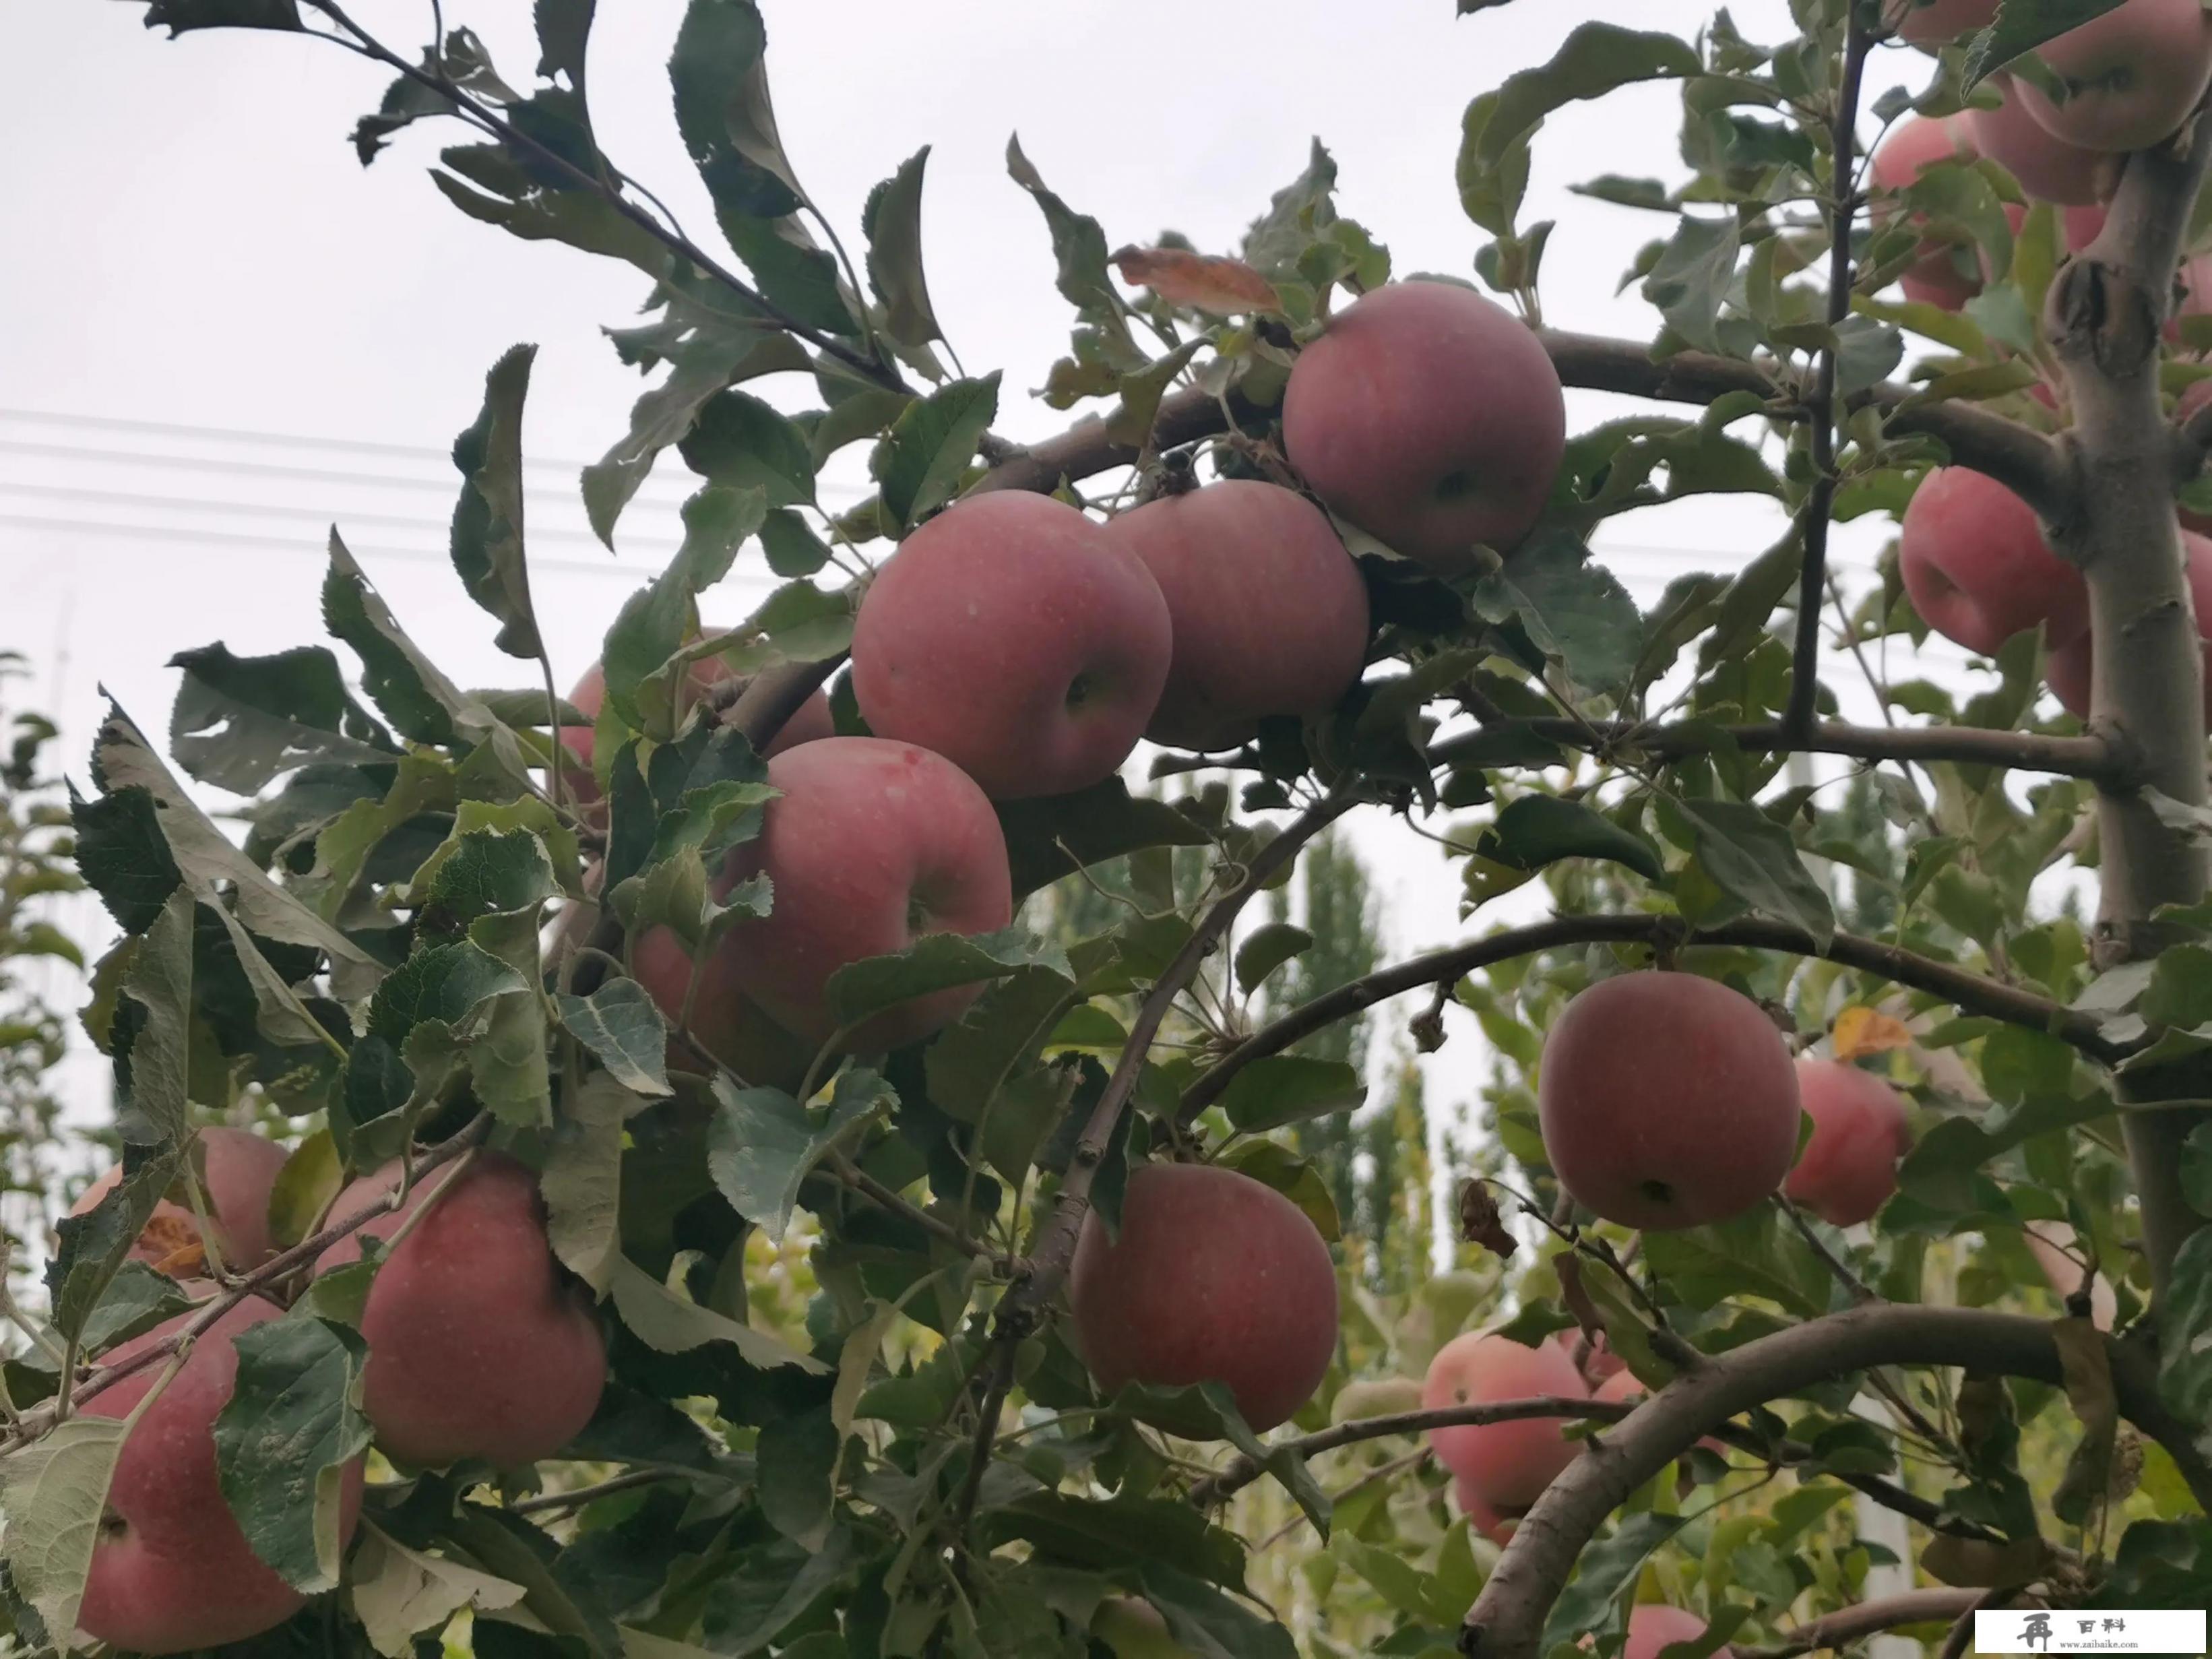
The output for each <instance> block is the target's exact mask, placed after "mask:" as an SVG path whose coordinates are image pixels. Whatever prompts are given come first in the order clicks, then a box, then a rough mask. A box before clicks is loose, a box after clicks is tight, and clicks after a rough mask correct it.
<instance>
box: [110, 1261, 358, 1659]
mask: <svg viewBox="0 0 2212 1659" xmlns="http://www.w3.org/2000/svg"><path fill="white" fill-rule="evenodd" d="M282 1316H283V1309H281V1308H279V1307H277V1306H276V1304H274V1303H271V1302H264V1301H263V1300H262V1299H261V1298H259V1297H247V1298H246V1300H244V1301H242V1302H240V1304H238V1305H237V1306H236V1307H234V1308H233V1309H231V1310H229V1311H228V1313H226V1314H224V1315H223V1316H222V1317H221V1318H220V1319H218V1320H216V1322H215V1323H214V1324H213V1325H211V1326H210V1327H209V1328H208V1329H207V1330H206V1331H205V1332H204V1333H202V1334H201V1335H200V1337H199V1339H198V1340H197V1342H195V1343H194V1344H193V1346H192V1352H191V1357H190V1358H187V1359H186V1360H185V1363H184V1364H183V1365H182V1366H181V1367H180V1368H179V1370H178V1371H177V1374H176V1375H175V1376H173V1377H172V1378H170V1380H169V1385H168V1387H167V1388H166V1389H163V1390H162V1391H161V1398H160V1399H158V1400H156V1401H155V1402H154V1403H153V1404H152V1405H151V1406H149V1407H147V1410H146V1414H145V1416H143V1417H142V1418H140V1419H138V1422H137V1425H136V1426H135V1427H133V1428H132V1429H131V1433H130V1437H128V1438H127V1439H125V1441H124V1443H123V1451H122V1455H120V1456H118V1458H117V1459H116V1462H115V1477H114V1479H113V1480H112V1482H111V1483H110V1484H109V1486H108V1489H107V1512H106V1517H105V1518H104V1519H103V1520H102V1522H101V1524H100V1539H99V1541H98V1542H97V1543H96V1544H95V1545H94V1547H93V1554H92V1573H91V1576H90V1577H88V1579H87V1580H86V1582H85V1587H84V1602H83V1605H82V1607H81V1608H80V1609H79V1612H78V1614H77V1623H78V1624H79V1625H80V1626H82V1627H83V1628H84V1630H85V1632H87V1633H88V1634H89V1635H92V1636H94V1637H97V1638H99V1639H100V1640H101V1641H103V1642H107V1643H110V1644H113V1645H114V1646H115V1647H118V1648H124V1649H129V1650H133V1651H136V1652H139V1653H183V1652H185V1651H188V1650H191V1649H193V1648H201V1647H213V1646H215V1645H216V1644H219V1643H224V1642H241V1641H244V1640H245V1639H246V1638H247V1637H250V1636H258V1635H259V1634H260V1633H261V1632H263V1631H265V1630H268V1629H270V1628H271V1627H272V1626H276V1625H279V1624H282V1623H283V1621H284V1620H287V1619H289V1618H290V1617H291V1616H292V1615H293V1614H294V1613H297V1612H298V1611H299V1610H300V1609H301V1607H305V1606H306V1605H307V1597H306V1596H304V1595H301V1594H300V1593H299V1591H297V1590H295V1589H293V1588H292V1587H291V1586H290V1585H289V1584H287V1583H285V1582H284V1581H283V1579H282V1578H280V1577H277V1576H276V1573H275V1572H274V1571H271V1570H270V1568H269V1567H268V1566H267V1565H265V1564H264V1562H263V1561H262V1560H261V1559H260V1558H259V1557H258V1556H257V1555H255V1554H254V1553H253V1549H252V1546H251V1545H249V1544H248V1543H247V1542H246V1534H244V1533H243V1532H241V1531H240V1529H239V1525H238V1522H237V1521H236V1520H235V1519H234V1517H233V1516H232V1515H231V1512H230V1505H229V1504H227V1503H225V1502H224V1501H223V1496H222V1486H221V1485H220V1484H219V1483H218V1480H217V1479H216V1457H215V1437H214V1434H213V1429H214V1425H215V1419H216V1417H217V1416H218V1415H220V1414H221V1413H222V1408H223V1407H225V1406H227V1405H228V1404H229V1403H230V1395H231V1389H233V1387H234V1385H235V1384H236V1383H237V1379H238V1351H237V1350H236V1349H235V1348H234V1347H233V1346H231V1344H232V1341H233V1340H234V1338H236V1337H237V1336H238V1334H240V1332H241V1331H246V1330H249V1329H251V1328H252V1327H254V1326H256V1325H258V1324H260V1323H262V1322H264V1320H270V1319H276V1318H280V1317H282ZM195 1317H197V1316H196V1315H193V1314H179V1315H178V1316H177V1317H175V1318H174V1319H172V1320H170V1321H168V1322H167V1323H165V1324H161V1325H157V1326H155V1328H153V1329H152V1330H150V1331H148V1332H147V1333H146V1334H143V1336H138V1337H135V1338H133V1339H132V1340H131V1341H129V1342H125V1343H124V1344H123V1345H122V1346H119V1347H118V1348H117V1349H116V1350H115V1351H114V1352H113V1354H112V1355H111V1356H110V1357H111V1358H115V1359H125V1358H130V1357H131V1355H132V1354H134V1353H137V1352H141V1351H142V1350H143V1349H145V1348H148V1347H150V1346H153V1345H154V1344H155V1343H157V1342H161V1341H162V1340H166V1339H167V1338H168V1337H170V1336H173V1335H174V1334H176V1333H177V1332H178V1331H179V1330H180V1329H182V1328H184V1327H185V1325H186V1324H187V1323H189V1322H191V1320H192V1319H193V1318H195ZM160 1375H161V1366H160V1365H159V1364H154V1365H149V1366H148V1367H147V1368H146V1369H145V1370H141V1371H139V1372H137V1374H136V1375H135V1376H127V1377H125V1379H124V1380H123V1381H122V1382H120V1383H116V1384H115V1385H114V1387H112V1388H110V1389H105V1390H103V1391H102V1392H100V1393H99V1394H96V1395H94V1396H93V1397H92V1398H91V1399H90V1400H88V1401H85V1403H84V1407H83V1410H84V1413H85V1415H86V1416H88V1417H109V1418H121V1417H128V1416H129V1415H130V1414H131V1409H132V1408H133V1407H136V1406H137V1404H138V1402H139V1401H142V1400H143V1399H144V1398H145V1397H146V1395H147V1393H148V1391H149V1390H150V1389H152V1388H153V1386H154V1383H155V1378H156V1377H158V1376H160ZM360 1514H361V1461H360V1460H359V1459H357V1458H356V1460H355V1461H354V1462H353V1463H352V1464H351V1466H350V1467H349V1468H348V1469H347V1471H346V1477H345V1481H344V1485H343V1489H342V1492H341V1493H340V1501H339V1516H338V1539H339V1544H340V1547H341V1548H343V1546H344V1544H345V1542H346V1541H348V1540H349V1539H350V1538H351V1537H352V1536H353V1528H354V1523H355V1522H356V1520H357V1519H358V1518H359V1517H360Z"/></svg>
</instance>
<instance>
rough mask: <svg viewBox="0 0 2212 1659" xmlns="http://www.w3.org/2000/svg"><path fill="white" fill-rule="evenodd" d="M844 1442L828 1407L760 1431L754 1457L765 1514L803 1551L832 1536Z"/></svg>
mask: <svg viewBox="0 0 2212 1659" xmlns="http://www.w3.org/2000/svg"><path fill="white" fill-rule="evenodd" d="M841 1443H842V1437H841V1436H840V1435H839V1434H838V1432H837V1425H836V1424H835V1423H833V1422H831V1421H830V1419H829V1407H827V1406H824V1407H822V1408H821V1409H819V1410H818V1411H811V1412H799V1413H794V1414H793V1415H792V1416H789V1417H780V1418H778V1419H775V1421H774V1422H772V1423H769V1424H767V1425H763V1428H762V1429H761V1431H760V1441H759V1443H758V1446H757V1450H756V1453H755V1455H756V1457H757V1461H758V1467H759V1471H760V1473H759V1475H758V1477H757V1480H758V1486H757V1490H758V1492H759V1493H760V1505H761V1513H762V1514H763V1515H764V1516H767V1517H768V1522H769V1525H770V1526H772V1527H774V1528H775V1529H776V1530H777V1531H778V1532H780V1533H781V1534H783V1535H784V1536H785V1537H787V1538H788V1539H790V1540H791V1541H792V1542H793V1543H794V1544H797V1545H799V1547H801V1548H803V1549H808V1550H818V1549H820V1548H821V1547H822V1544H823V1540H825V1539H826V1538H828V1537H829V1520H830V1511H831V1509H832V1507H833V1505H834V1503H835V1499H836V1493H835V1492H833V1491H832V1490H831V1487H830V1474H831V1472H832V1471H833V1470H834V1469H835V1468H836V1466H837V1449H838V1447H839V1445H840V1444H841Z"/></svg>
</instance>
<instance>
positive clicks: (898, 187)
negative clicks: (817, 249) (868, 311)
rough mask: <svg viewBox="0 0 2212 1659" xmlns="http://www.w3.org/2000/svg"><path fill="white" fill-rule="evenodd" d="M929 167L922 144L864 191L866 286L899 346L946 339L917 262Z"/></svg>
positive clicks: (862, 227)
mask: <svg viewBox="0 0 2212 1659" xmlns="http://www.w3.org/2000/svg"><path fill="white" fill-rule="evenodd" d="M928 164H929V146H928V145H927V144H924V145H923V146H922V147H921V149H918V150H916V151H915V153H914V155H911V156H910V157H908V159H907V160H906V161H903V162H902V163H901V164H900V166H899V170H898V171H897V172H896V173H893V174H891V176H890V178H888V179H884V181H883V183H881V184H879V185H877V186H876V187H875V188H874V189H873V190H872V191H869V192H868V200H867V204H866V206H865V207H863V208H862V209H861V210H860V234H862V235H863V236H865V237H866V238H867V239H868V284H869V286H870V287H872V289H875V291H876V298H877V300H878V301H879V302H880V303H881V304H882V306H883V308H884V331H885V332H887V333H888V334H889V335H890V337H891V338H892V339H893V340H895V341H896V342H897V343H899V344H901V345H902V346H908V347H916V348H918V347H921V346H925V345H927V344H928V343H929V342H930V341H932V340H939V339H942V338H944V337H945V331H944V330H943V329H942V328H940V327H939V325H938V321H937V313H936V312H935V311H934V310H933V309H932V308H931V306H930V303H929V283H928V280H927V277H926V276H924V275H923V272H922V261H921V175H922V169H923V168H924V167H927V166H928Z"/></svg>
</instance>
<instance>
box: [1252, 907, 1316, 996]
mask: <svg viewBox="0 0 2212 1659" xmlns="http://www.w3.org/2000/svg"><path fill="white" fill-rule="evenodd" d="M1313 944H1314V936H1313V935H1312V934H1311V933H1308V932H1307V931H1306V930H1305V929H1304V928H1303V927H1297V926H1295V925H1294V924H1292V923H1291V922H1287V921H1271V922H1268V923H1267V925H1266V926H1265V927H1260V928H1258V929H1255V931H1254V932H1253V933H1252V934H1251V935H1250V937H1249V938H1248V939H1245V941H1244V942H1243V944H1242V945H1238V946H1237V989H1238V990H1240V991H1242V992H1243V993H1244V994H1245V995H1247V996H1249V995H1251V994H1252V992H1253V990H1254V989H1255V987H1257V986H1259V985H1260V984H1261V981H1264V980H1265V979H1266V978H1267V975H1270V974H1272V973H1273V972H1274V971H1275V969H1278V968H1279V967H1281V966H1282V965H1283V964H1284V963H1286V962H1288V961H1290V960H1291V958H1292V957H1301V956H1304V954H1305V953H1306V952H1307V951H1310V950H1311V949H1313Z"/></svg>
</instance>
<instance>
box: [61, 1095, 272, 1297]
mask: <svg viewBox="0 0 2212 1659" xmlns="http://www.w3.org/2000/svg"><path fill="white" fill-rule="evenodd" d="M200 1150H201V1155H202V1158H204V1164H203V1166H202V1167H203V1168H204V1170H205V1171H206V1175H207V1199H208V1206H209V1218H210V1220H212V1221H213V1222H214V1223H215V1225H216V1243H217V1244H218V1245H219V1246H220V1247H221V1248H222V1259H223V1265H224V1266H225V1267H231V1268H234V1269H236V1270H239V1271H246V1270H248V1269H251V1268H254V1267H259V1266H260V1265H261V1264H262V1263H263V1262H264V1261H267V1260H269V1258H270V1256H272V1255H276V1242H275V1241H274V1240H273V1239H271V1238H270V1236H269V1194H270V1188H273V1187H275V1186H276V1175H277V1172H278V1171H279V1170H282V1169H283V1167H284V1159H285V1157H286V1153H285V1151H284V1148H283V1147H282V1146H278V1145H277V1144H276V1142H275V1141H273V1140H264V1139H262V1138H261V1137H260V1136H259V1135H257V1134H255V1133H252V1131H250V1130H246V1129H232V1128H228V1127H223V1126H222V1125H217V1126H216V1127H213V1128H208V1129H203V1130H201V1131H200ZM122 1178H123V1170H122V1166H121V1165H119V1164H118V1165H117V1166H116V1167H115V1168H114V1169H112V1170H107V1171H106V1173H104V1174H103V1175H101V1176H100V1179H99V1180H97V1181H95V1182H93V1183H92V1185H90V1186H89V1187H87V1188H85V1189H84V1191H83V1193H82V1194H80V1195H79V1197H78V1199H77V1200H76V1203H75V1204H72V1205H71V1206H70V1214H71V1215H83V1214H85V1213H86V1212H88V1211H90V1210H92V1209H93V1208H94V1206H97V1205H98V1204H99V1202H100V1200H101V1199H103V1198H105V1197H106V1196H107V1194H109V1193H111V1192H112V1191H114V1189H115V1183H116V1182H118V1181H120V1180H121V1179H122ZM199 1237H200V1231H199V1224H198V1222H197V1221H196V1220H195V1219H194V1218H193V1216H192V1212H191V1211H190V1210H188V1209H186V1208H185V1206H183V1205H181V1204H172V1203H171V1202H170V1201H169V1200H167V1199H166V1198H165V1199H163V1200H161V1202H160V1203H158V1204H156V1205H155V1206H154V1213H153V1214H152V1215H151V1216H150V1217H149V1218H148V1219H147V1222H146V1226H145V1229H144V1231H142V1232H141V1233H140V1234H139V1235H138V1241H137V1243H135V1244H133V1245H132V1246H131V1257H132V1259H133V1260H135V1261H143V1262H145V1263H147V1264H148V1265H149V1266H152V1265H155V1264H157V1263H159V1262H161V1261H166V1260H168V1259H170V1258H171V1257H173V1255H175V1253H176V1252H178V1251H179V1250H183V1249H189V1248H190V1247H191V1246H192V1245H194V1244H197V1243H198V1242H199ZM197 1270H198V1269H197V1265H195V1267H194V1269H193V1271H195V1272H197Z"/></svg>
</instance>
